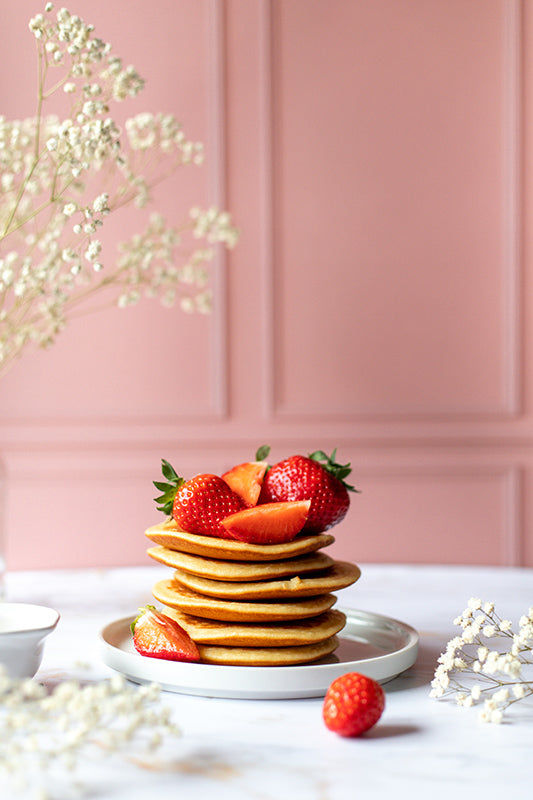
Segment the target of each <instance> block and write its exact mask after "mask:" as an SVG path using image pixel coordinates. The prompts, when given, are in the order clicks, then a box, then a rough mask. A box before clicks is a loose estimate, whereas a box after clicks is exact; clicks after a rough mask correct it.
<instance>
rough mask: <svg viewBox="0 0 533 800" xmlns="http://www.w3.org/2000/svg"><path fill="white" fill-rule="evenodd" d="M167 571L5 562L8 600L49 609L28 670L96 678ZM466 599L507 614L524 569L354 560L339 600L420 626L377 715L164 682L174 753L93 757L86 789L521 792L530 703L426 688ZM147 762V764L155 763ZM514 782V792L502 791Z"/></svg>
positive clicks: (279, 795)
mask: <svg viewBox="0 0 533 800" xmlns="http://www.w3.org/2000/svg"><path fill="white" fill-rule="evenodd" d="M159 577H168V568H164V567H162V568H160V567H158V566H146V567H135V568H119V569H102V570H72V571H43V572H19V573H11V574H10V575H8V578H7V599H8V600H11V601H19V602H32V603H41V604H45V605H50V606H53V607H54V608H57V609H58V610H59V611H60V613H61V620H60V623H59V625H58V627H57V629H56V631H55V632H54V633H53V634H52V635H51V636H50V638H49V639H48V640H47V644H46V648H45V654H44V659H43V663H42V666H41V669H40V671H39V673H38V676H37V677H38V679H40V680H42V681H45V682H56V681H57V680H58V679H59V680H60V679H62V678H76V679H83V680H86V679H89V680H98V679H103V678H107V677H109V676H110V675H111V674H112V671H111V670H110V669H109V668H108V667H106V666H105V664H104V663H103V662H102V659H101V649H100V640H99V632H100V630H101V629H102V627H103V626H104V625H106V624H107V623H108V622H110V621H113V620H115V619H118V618H120V617H124V616H127V615H130V614H133V613H135V611H136V610H137V608H138V607H140V606H142V605H144V604H146V603H147V602H153V600H152V599H151V594H150V587H151V586H152V585H153V583H154V582H155V580H157V579H158V578H159ZM471 596H478V597H480V598H481V599H483V600H494V601H495V602H496V606H497V610H498V611H499V612H500V614H501V615H502V616H504V617H507V618H510V619H512V620H513V621H515V622H516V621H517V620H518V618H519V617H520V616H521V614H523V613H524V612H527V610H528V609H529V608H530V606H532V605H533V570H525V569H523V570H522V569H499V568H473V567H436V566H396V565H394V566H388V565H362V577H361V579H360V581H359V582H358V583H357V584H355V585H354V586H352V587H350V588H348V589H345V590H343V591H341V592H339V593H338V597H339V602H338V605H339V606H342V607H346V608H356V609H360V610H365V611H371V612H375V613H379V614H383V615H386V616H389V617H394V618H396V619H399V620H402V621H403V622H406V623H408V624H409V625H412V626H413V627H415V628H416V629H417V630H418V631H419V633H420V651H419V657H418V659H417V662H416V664H415V666H414V667H412V668H411V669H409V670H408V671H407V672H406V673H404V674H403V675H401V676H399V677H398V678H396V679H394V680H393V681H391V682H389V683H388V684H386V686H385V687H384V688H385V690H386V709H385V712H384V714H383V716H382V718H381V721H380V722H379V724H378V725H377V726H376V727H375V728H374V729H373V730H372V731H371V732H369V733H368V734H367V735H365V736H364V737H361V738H358V739H351V740H347V739H342V738H340V737H338V736H336V735H335V734H333V733H331V732H330V731H328V730H327V729H326V728H325V726H324V724H323V722H322V718H321V710H322V700H321V699H320V698H312V699H299V700H235V699H219V698H206V697H196V696H191V695H184V694H175V693H164V701H165V703H168V704H169V705H170V706H171V707H172V709H173V712H174V716H175V719H176V721H177V722H178V724H179V725H180V727H181V730H182V734H183V735H182V737H181V738H180V739H177V740H176V745H175V754H174V758H173V759H172V763H168V760H167V761H165V762H164V763H163V762H161V763H159V762H156V761H154V764H153V766H154V768H153V769H146V768H142V767H138V766H132V765H131V764H129V763H125V765H124V769H120V770H116V769H115V770H114V772H113V773H112V774H111V775H110V774H109V771H108V770H106V769H105V768H104V765H103V764H102V765H101V766H99V762H98V761H97V762H95V763H94V765H92V766H91V771H90V774H89V786H88V792H89V795H88V796H90V797H91V798H106V800H107V799H108V800H119V799H120V800H126V799H127V800H141V798H142V800H145V799H146V800H148V798H150V800H153V798H154V797H156V796H157V795H156V793H157V792H159V791H161V792H164V793H165V797H168V796H170V794H169V793H170V792H172V796H174V793H175V796H179V797H182V798H188V797H194V798H196V799H198V798H200V800H201V798H216V800H224V799H225V798H227V799H228V800H241V798H242V800H245V798H246V800H274V798H275V799H276V800H285V798H290V800H352V799H353V798H355V797H364V798H382V797H383V798H385V797H387V798H388V797H394V798H412V797H413V796H414V797H422V796H425V795H427V796H431V797H432V798H441V797H442V798H450V797H454V796H457V797H466V796H470V797H472V796H479V797H483V798H492V797H494V798H495V797H501V796H502V794H503V793H505V795H506V796H507V794H509V796H513V797H514V798H525V797H529V796H530V794H531V775H532V772H531V753H532V752H533V706H532V705H529V706H527V705H525V706H524V707H523V708H520V707H518V706H517V707H515V710H513V711H512V712H510V713H509V715H508V720H509V721H508V722H505V723H504V724H501V725H493V724H487V723H483V722H482V721H480V719H479V716H478V710H477V708H474V709H464V708H460V707H458V706H456V705H455V703H453V702H443V701H436V700H434V699H430V698H429V682H430V680H431V678H432V675H433V671H434V667H435V661H436V658H437V657H438V655H439V653H440V652H442V650H443V649H444V647H445V645H446V642H447V641H448V640H449V639H450V638H451V636H453V635H455V633H456V632H457V629H456V628H455V627H454V626H453V624H452V620H453V619H454V618H455V617H456V616H457V615H458V614H459V613H460V612H461V611H462V610H463V608H464V607H465V606H466V604H467V602H468V599H469V598H470V597H471ZM155 767H157V768H155ZM513 792H514V795H513Z"/></svg>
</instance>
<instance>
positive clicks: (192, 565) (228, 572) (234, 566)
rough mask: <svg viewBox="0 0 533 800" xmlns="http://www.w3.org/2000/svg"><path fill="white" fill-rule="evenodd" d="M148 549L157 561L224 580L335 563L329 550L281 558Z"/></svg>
mask: <svg viewBox="0 0 533 800" xmlns="http://www.w3.org/2000/svg"><path fill="white" fill-rule="evenodd" d="M147 553H148V555H149V556H150V558H153V559H154V561H159V563H161V564H166V566H168V567H177V568H178V569H180V570H183V572H188V573H189V574H190V575H198V576H199V577H201V578H210V579H213V580H222V581H260V580H267V579H269V578H283V577H286V576H293V575H303V574H307V573H310V572H316V571H318V570H322V569H325V568H326V567H330V566H332V564H333V563H334V562H333V559H332V558H331V557H330V556H327V555H326V554H325V553H308V554H305V555H303V556H300V557H296V558H290V559H282V560H280V561H225V560H221V559H215V558H205V557H204V556H195V555H191V554H190V553H180V552H179V551H178V550H170V549H169V548H168V547H163V546H162V545H156V546H155V547H150V548H149V549H148V550H147Z"/></svg>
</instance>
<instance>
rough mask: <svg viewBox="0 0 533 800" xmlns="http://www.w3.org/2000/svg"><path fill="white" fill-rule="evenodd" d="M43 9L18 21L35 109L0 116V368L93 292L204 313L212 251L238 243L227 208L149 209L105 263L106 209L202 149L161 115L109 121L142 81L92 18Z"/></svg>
mask: <svg viewBox="0 0 533 800" xmlns="http://www.w3.org/2000/svg"><path fill="white" fill-rule="evenodd" d="M52 11H53V4H52V3H47V5H46V9H45V13H44V14H37V15H36V16H35V17H34V18H33V19H31V20H30V23H29V27H30V30H31V31H32V33H33V35H34V37H35V41H36V44H37V54H38V91H37V98H38V102H37V114H36V116H35V118H31V119H24V120H14V121H13V120H8V119H6V118H5V117H2V116H0V192H1V203H0V374H1V373H2V372H3V371H4V370H5V369H6V368H7V367H8V366H9V365H10V364H11V363H12V362H13V360H14V359H16V358H17V357H18V356H19V355H20V354H21V353H22V351H23V350H24V348H25V347H26V346H27V345H29V344H31V343H33V344H37V345H39V346H42V347H47V346H49V345H50V344H52V343H53V342H54V340H55V338H56V336H57V335H58V333H60V332H61V331H62V330H63V328H64V327H65V325H66V323H67V320H68V319H69V318H70V317H71V316H72V311H73V309H74V308H75V309H76V311H77V312H78V313H79V310H80V306H83V309H82V310H84V311H88V310H89V311H90V310H92V309H93V306H92V305H91V304H90V303H87V301H88V300H89V299H90V298H91V297H92V296H93V295H94V294H95V293H96V292H100V291H101V290H104V289H105V290H106V293H105V297H106V298H109V297H110V298H111V302H112V303H116V304H117V305H118V306H119V307H121V308H123V307H126V306H129V305H131V304H132V303H136V302H138V300H140V299H141V297H143V296H145V297H156V298H158V299H159V300H161V301H162V302H163V303H164V304H165V305H167V306H168V305H172V304H174V303H175V302H178V303H179V304H180V305H181V307H182V309H183V310H185V311H200V312H204V313H205V312H208V311H209V310H210V306H211V297H210V292H209V290H208V288H207V280H208V266H209V263H210V262H211V261H212V259H213V256H214V252H215V251H214V248H215V246H216V245H217V244H219V243H221V244H222V245H223V246H225V247H228V248H231V247H233V246H234V245H235V243H236V241H237V239H238V233H237V230H236V229H235V227H234V225H233V223H232V220H231V217H230V215H229V214H228V213H227V212H224V211H222V212H221V211H219V210H218V209H216V208H209V209H207V210H202V209H199V208H197V207H193V208H192V209H191V210H190V213H189V215H188V217H186V219H184V220H183V221H182V222H180V223H179V224H178V225H168V224H167V223H166V222H165V221H164V220H163V218H162V217H161V216H160V215H156V216H152V217H151V219H150V221H149V222H148V225H147V227H146V229H145V231H144V233H141V234H138V235H135V236H133V237H132V238H131V239H130V241H128V242H126V243H124V244H122V245H121V246H119V251H120V252H121V253H122V255H121V256H120V257H119V258H118V260H116V262H115V263H114V264H113V265H112V266H109V264H108V263H107V264H106V261H108V259H106V258H105V257H104V255H105V254H104V245H103V238H102V234H101V229H102V228H103V226H104V225H105V224H106V223H107V220H108V218H109V216H110V215H111V214H112V213H114V212H116V211H118V210H119V209H121V208H123V207H124V206H128V205H132V206H135V207H138V208H141V209H142V208H144V207H145V206H146V205H147V204H148V203H149V202H150V200H151V195H150V192H151V189H152V188H153V187H154V186H155V185H156V184H158V183H160V182H161V181H162V180H164V179H165V178H167V177H168V176H169V175H170V174H172V173H173V172H174V171H175V170H176V169H177V168H179V167H184V166H195V165H196V166H197V165H201V164H202V163H203V160H204V149H203V145H202V144H201V143H200V142H194V141H191V140H190V139H188V138H187V137H186V136H185V134H184V132H183V130H182V126H181V125H180V123H179V122H178V121H177V120H176V119H175V117H174V116H172V115H171V114H161V113H158V114H153V113H148V112H143V113H139V114H137V115H136V116H134V117H132V118H131V119H128V120H126V122H125V123H124V124H123V125H122V124H120V123H119V122H118V121H117V120H116V119H115V118H114V117H113V116H112V107H113V105H114V104H115V103H117V102H121V101H123V100H126V99H127V98H131V97H135V96H136V95H137V94H138V93H139V92H140V91H141V90H142V88H143V86H144V81H143V79H142V78H141V77H140V76H139V74H138V73H137V71H136V70H135V69H134V67H132V66H124V65H123V63H122V60H121V59H120V58H119V57H118V56H116V55H115V54H114V53H113V52H112V49H111V46H110V45H109V44H107V43H105V42H103V41H102V40H101V39H99V38H96V37H95V36H94V29H93V26H92V25H89V24H87V23H85V22H84V21H83V20H82V19H81V18H80V17H78V16H76V15H74V14H71V13H70V12H69V11H68V10H67V9H65V8H61V9H60V10H59V11H57V13H56V14H55V16H54V15H53V14H52ZM58 92H61V94H62V95H63V97H64V101H65V102H66V104H67V107H68V113H67V114H66V116H65V117H63V118H61V119H60V118H59V117H58V116H55V115H52V114H45V113H44V107H45V104H46V103H47V102H48V101H49V100H50V98H51V97H52V96H53V95H56V94H57V93H58ZM200 240H203V241H200ZM109 290H111V294H110V293H109Z"/></svg>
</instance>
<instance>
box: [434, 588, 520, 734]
mask: <svg viewBox="0 0 533 800" xmlns="http://www.w3.org/2000/svg"><path fill="white" fill-rule="evenodd" d="M454 625H458V626H459V627H460V628H461V629H462V633H461V635H460V636H455V637H454V638H453V639H451V640H450V641H449V642H448V645H447V647H446V651H445V652H444V653H443V654H442V655H441V656H440V657H439V659H438V666H437V668H436V670H435V676H434V678H433V681H432V683H431V687H432V688H431V693H430V695H431V697H437V698H441V697H447V696H450V695H455V700H456V702H457V704H458V705H461V706H473V705H476V704H478V703H482V704H483V708H482V711H481V714H480V717H481V719H482V720H483V721H485V722H497V723H498V722H501V721H502V720H503V717H504V713H505V711H506V710H507V709H508V708H509V707H510V706H511V705H513V703H516V702H517V701H519V700H523V699H525V698H528V697H531V696H533V673H532V672H531V668H532V667H533V608H530V609H529V611H528V613H527V614H524V615H523V616H522V617H521V618H520V621H519V629H518V632H517V633H515V632H514V631H513V624H512V622H511V621H510V620H508V619H502V618H500V617H499V616H498V614H497V613H496V611H495V609H494V603H492V602H485V603H484V602H482V601H481V600H480V599H479V598H477V597H472V598H471V599H470V600H469V602H468V607H467V608H466V609H465V610H464V611H463V613H462V614H461V615H460V616H459V617H457V618H456V619H455V620H454Z"/></svg>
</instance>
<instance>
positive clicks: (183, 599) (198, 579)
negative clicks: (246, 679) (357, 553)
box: [146, 520, 361, 666]
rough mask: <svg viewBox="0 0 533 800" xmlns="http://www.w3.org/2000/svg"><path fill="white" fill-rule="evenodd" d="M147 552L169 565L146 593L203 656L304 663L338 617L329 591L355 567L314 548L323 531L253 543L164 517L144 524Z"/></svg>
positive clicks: (330, 646)
mask: <svg viewBox="0 0 533 800" xmlns="http://www.w3.org/2000/svg"><path fill="white" fill-rule="evenodd" d="M146 536H147V537H148V538H149V539H150V540H151V541H152V542H154V543H155V545H156V546H155V547H150V548H149V549H148V555H149V556H150V557H151V558H153V559H154V560H155V561H158V562H160V563H162V564H165V565H167V566H169V567H172V568H173V570H174V571H173V575H172V577H171V578H169V579H168V580H160V581H158V582H157V583H156V584H155V585H154V587H153V589H152V593H153V595H154V597H155V598H156V600H158V601H159V603H161V604H163V606H164V608H163V609H162V610H163V613H165V614H167V615H168V616H170V617H172V618H174V619H175V620H176V621H177V622H178V623H179V624H180V625H181V626H182V628H184V629H185V630H186V631H187V632H188V634H189V635H190V637H191V638H192V639H193V640H194V642H195V643H196V644H197V646H198V649H199V650H200V656H201V660H202V661H203V662H205V663H211V664H231V665H249V666H278V665H286V664H305V663H307V662H309V661H315V660H317V659H319V658H322V657H323V656H326V655H329V654H330V653H332V652H333V651H334V650H335V648H336V647H337V645H338V639H337V636H336V634H337V633H338V632H339V631H340V630H342V628H343V627H344V624H345V622H346V618H345V615H344V614H343V613H342V612H341V611H338V610H336V609H334V608H333V606H334V605H335V603H336V601H337V598H336V596H335V595H334V594H332V592H334V591H336V590H339V589H342V588H344V587H346V586H349V585H350V584H352V583H355V581H356V580H357V579H358V578H359V576H360V574H361V572H360V570H359V568H358V567H357V566H355V565H354V564H349V563H347V562H344V561H335V560H333V559H332V558H330V556H328V555H326V554H325V553H323V552H322V549H323V548H324V547H326V546H328V545H330V544H332V543H333V541H334V538H333V536H330V535H329V534H326V533H321V534H314V535H311V536H304V535H299V536H297V537H296V538H295V539H294V540H293V541H291V542H286V543H283V544H275V545H256V544H246V543H244V542H238V541H235V540H232V539H219V538H215V537H211V536H199V535H197V534H191V533H186V532H184V531H180V530H179V529H178V527H177V526H176V524H175V523H174V521H172V520H168V521H166V522H163V523H161V524H159V525H154V526H153V527H151V528H148V530H147V531H146Z"/></svg>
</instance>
